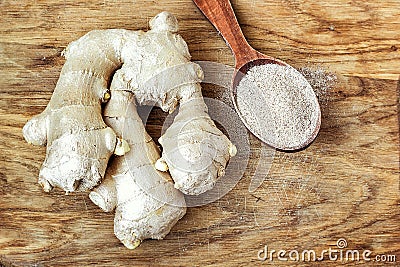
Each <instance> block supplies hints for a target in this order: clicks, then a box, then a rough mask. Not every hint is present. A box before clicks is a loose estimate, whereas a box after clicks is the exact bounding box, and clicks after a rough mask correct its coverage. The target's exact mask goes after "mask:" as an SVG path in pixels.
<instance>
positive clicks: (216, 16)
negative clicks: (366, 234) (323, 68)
mask: <svg viewBox="0 0 400 267" xmlns="http://www.w3.org/2000/svg"><path fill="white" fill-rule="evenodd" d="M193 2H194V3H195V4H196V5H197V7H198V8H199V9H200V10H201V11H202V12H203V14H204V15H205V16H206V17H207V18H208V20H209V21H210V22H211V23H212V24H213V25H214V27H215V28H216V29H217V30H218V31H219V32H220V33H221V35H222V36H223V38H224V39H225V41H226V43H227V44H228V46H229V47H230V48H231V50H232V52H233V55H234V57H235V73H234V75H233V80H232V81H233V84H232V90H231V92H232V100H233V103H234V105H235V109H236V111H237V112H238V114H239V116H240V118H241V119H242V121H243V123H244V124H245V125H246V127H247V128H248V129H249V130H250V131H251V132H252V133H253V134H254V135H255V136H257V137H258V138H259V139H260V140H261V141H263V142H265V143H267V144H268V145H270V146H272V147H274V148H277V149H280V150H299V149H302V148H304V147H306V146H308V145H309V144H310V143H311V142H312V141H313V140H314V139H315V137H316V136H317V134H318V132H319V129H320V125H321V111H320V107H319V104H318V100H317V98H316V96H315V93H314V91H313V89H312V87H311V85H309V83H308V82H307V81H306V80H305V78H304V77H302V76H301V78H303V79H304V81H303V82H304V83H305V84H307V86H306V87H305V88H304V87H302V88H301V90H311V91H312V92H308V94H301V95H302V96H306V95H307V96H308V98H311V99H305V100H307V101H308V103H311V105H312V107H313V110H314V112H315V113H318V114H314V115H315V116H313V118H314V120H315V121H314V122H313V123H310V125H312V127H313V128H314V129H312V131H308V132H309V134H308V135H307V136H306V137H305V138H302V140H299V141H297V142H296V143H292V144H289V145H288V144H287V143H284V142H280V140H279V136H276V138H272V139H271V137H270V136H266V135H265V134H263V133H262V132H260V131H259V130H257V129H256V128H257V127H256V125H254V123H251V122H250V121H251V118H248V117H249V116H248V115H244V114H243V113H244V112H242V110H241V109H240V108H238V105H237V90H236V87H237V86H238V84H239V82H240V81H241V79H242V78H243V77H244V76H245V75H246V73H247V72H248V71H249V70H250V69H251V68H252V67H254V66H257V65H264V64H277V65H280V66H285V67H288V68H292V67H291V66H290V65H289V64H287V63H285V62H283V61H281V60H278V59H275V58H273V57H270V56H267V55H264V54H262V53H260V52H258V51H256V50H255V49H253V48H252V47H251V46H250V45H249V44H248V43H247V41H246V38H245V37H244V35H243V33H242V30H241V28H240V26H239V23H238V21H237V19H236V16H235V13H234V11H233V9H232V6H231V3H230V2H229V0H193ZM299 75H301V74H299ZM299 89H300V88H295V90H299ZM291 90H293V88H291ZM310 96H311V97H310ZM257 99H259V101H262V99H263V98H262V97H261V96H260V97H257ZM257 99H254V101H257ZM259 104H260V105H259V106H262V104H263V103H259ZM264 105H265V104H264ZM268 108H273V107H268ZM294 114H301V112H297V113H295V112H294ZM259 119H262V118H259ZM294 119H295V118H294ZM270 126H271V127H274V125H270ZM310 130H311V129H310Z"/></svg>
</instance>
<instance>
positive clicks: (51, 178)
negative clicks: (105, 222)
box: [23, 30, 128, 193]
mask: <svg viewBox="0 0 400 267" xmlns="http://www.w3.org/2000/svg"><path fill="white" fill-rule="evenodd" d="M123 32H124V31H120V30H110V31H92V32H90V33H89V34H87V35H86V36H84V37H82V38H81V39H79V40H78V41H75V42H73V43H71V44H70V45H69V46H68V47H67V48H66V49H65V51H64V55H65V58H66V61H65V64H64V66H63V68H62V70H61V74H60V78H59V80H58V82H57V85H56V88H55V89H54V92H53V95H52V97H51V99H50V102H49V104H48V105H47V107H46V109H45V110H44V111H43V112H42V113H41V114H39V115H37V116H35V117H34V118H32V119H31V120H30V121H28V122H27V123H26V125H25V126H24V128H23V135H24V137H25V139H26V141H27V142H28V143H32V144H34V145H46V144H47V149H46V159H45V161H44V162H43V165H42V168H41V170H40V172H39V184H41V185H42V187H43V189H44V191H46V192H48V191H50V190H51V189H52V188H53V187H54V186H57V187H60V188H62V189H63V190H64V191H66V192H67V193H68V192H73V191H86V190H88V189H91V188H93V187H94V186H96V185H97V184H98V183H100V181H101V180H102V178H103V176H104V173H105V171H106V167H107V162H108V160H109V158H110V156H111V155H112V154H113V153H114V152H115V151H116V152H117V154H120V155H123V154H124V153H125V152H126V151H127V150H128V148H127V146H126V143H125V142H123V141H122V140H121V139H118V138H117V136H116V135H115V133H114V131H113V130H112V129H111V128H110V127H108V126H107V125H106V124H105V123H104V121H103V119H102V116H101V113H102V112H101V104H102V103H104V102H106V101H107V100H108V99H109V98H110V94H109V90H108V89H107V84H108V82H109V80H110V78H111V75H112V73H113V71H115V69H116V68H118V67H119V66H120V65H121V63H122V61H121V57H120V50H121V43H122V42H121V39H122V37H123Z"/></svg>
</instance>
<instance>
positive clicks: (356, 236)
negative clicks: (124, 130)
mask: <svg viewBox="0 0 400 267" xmlns="http://www.w3.org/2000/svg"><path fill="white" fill-rule="evenodd" d="M232 4H233V6H234V9H235V10H236V12H237V17H238V20H239V22H240V23H241V25H242V27H243V31H244V33H245V35H246V36H247V39H248V40H249V43H250V44H251V45H253V46H254V47H255V48H256V49H258V50H260V51H261V52H264V53H266V54H268V55H271V56H274V57H277V58H280V59H282V60H285V61H287V62H288V63H290V64H292V65H293V66H295V67H298V68H300V67H305V66H315V65H318V66H320V67H323V68H325V69H327V70H329V71H332V72H334V73H335V74H336V75H337V76H338V77H339V83H338V84H337V85H336V86H335V88H334V90H333V92H332V93H331V95H330V96H329V100H328V102H327V103H326V104H325V105H323V111H322V112H323V122H322V128H321V132H320V134H319V136H318V138H317V140H316V141H315V142H314V143H313V144H312V145H311V146H310V147H309V148H307V149H306V150H304V151H301V152H298V153H292V154H285V153H279V152H277V153H276V155H275V159H274V162H273V165H272V168H271V170H270V172H269V174H268V176H267V179H266V180H265V181H264V183H263V184H262V186H261V187H260V188H258V189H257V190H256V191H255V192H253V193H249V191H248V186H249V183H250V179H251V174H252V172H253V171H254V170H253V169H254V168H253V167H254V164H255V163H256V161H257V155H258V153H259V148H260V142H259V141H258V140H257V139H256V138H254V137H252V136H250V139H251V158H252V160H251V161H250V164H249V165H248V167H247V169H246V174H245V176H244V177H243V178H242V180H241V181H240V182H239V183H238V184H237V186H236V187H235V188H234V189H233V190H232V191H231V192H229V193H228V194H227V195H226V196H224V197H223V198H221V199H219V200H218V201H216V202H214V203H211V204H209V205H207V206H202V207H196V208H190V209H189V210H188V213H187V215H186V216H185V217H184V218H183V219H182V220H181V221H180V222H179V223H178V224H177V225H176V226H175V227H174V228H173V230H172V232H171V233H170V234H169V235H168V236H167V238H166V239H165V240H162V241H153V240H151V241H146V242H144V243H143V244H142V245H141V246H140V247H139V248H138V249H136V250H134V251H130V250H127V249H125V248H124V247H123V245H122V244H120V243H119V241H118V240H117V239H116V238H115V237H114V235H113V215H112V214H105V213H103V212H100V211H99V209H98V208H97V207H96V206H94V205H93V204H92V203H91V202H90V200H89V199H88V197H87V194H72V195H70V196H65V195H64V194H63V193H62V192H61V191H59V190H56V191H54V192H52V193H50V194H46V193H44V192H42V190H41V188H40V186H39V185H38V184H37V175H38V172H39V168H40V165H41V163H42V161H43V159H44V156H45V149H44V148H42V147H34V146H31V145H28V144H27V143H26V142H25V141H24V140H23V137H22V134H21V128H22V126H23V125H24V123H25V122H26V121H27V120H28V119H30V118H31V117H32V116H33V115H35V114H38V113H40V112H41V111H42V110H43V109H44V108H45V106H46V104H47V102H48V100H49V99H50V96H51V94H52V91H53V89H54V86H55V83H56V81H57V78H58V75H59V72H60V69H61V67H62V64H63V62H64V60H63V58H62V57H61V56H60V53H61V51H62V50H63V48H64V47H65V46H66V45H67V44H68V43H69V42H71V41H73V40H75V39H77V38H79V37H80V36H81V35H83V34H84V33H86V32H87V31H89V30H92V29H106V28H126V29H132V30H137V29H147V28H148V25H147V24H148V20H149V18H151V17H152V16H154V15H155V14H157V13H158V12H160V11H163V10H168V11H171V12H173V13H174V14H176V16H177V17H178V19H179V21H180V26H181V30H180V33H181V35H182V36H183V37H184V38H185V39H186V41H187V42H188V45H189V48H190V51H191V53H192V56H193V60H208V61H215V62H220V63H224V64H227V65H233V58H232V55H231V53H230V51H229V49H228V47H227V46H226V45H225V43H224V41H223V40H222V39H221V37H220V36H219V35H218V33H217V32H216V31H215V30H214V28H213V27H212V26H211V25H210V24H209V23H208V21H207V20H206V19H205V18H204V17H203V15H202V14H201V13H200V12H199V11H198V10H197V8H196V7H195V5H194V4H193V3H192V2H191V1H189V0H175V1H173V0H171V1H110V0H105V1H55V0H48V1H4V0H3V1H0V21H1V29H0V88H1V89H0V90H1V94H0V118H1V131H0V149H1V166H0V266H3V265H4V266H86V265H91V264H93V265H94V264H97V265H99V266H128V265H129V266H141V265H143V266H159V265H164V266H205V265H215V266H261V265H264V266H275V265H279V266H289V265H293V264H295V263H293V262H282V261H278V260H277V259H276V258H275V259H274V261H272V262H271V261H268V260H267V261H265V262H261V261H259V260H257V252H258V251H259V250H260V249H263V248H264V246H265V245H268V248H269V249H275V250H279V249H286V250H292V249H296V250H298V251H300V252H301V251H302V250H304V249H314V250H316V251H317V253H320V252H321V251H322V250H324V249H329V248H332V249H335V248H336V241H337V240H338V239H339V238H345V239H346V240H347V242H348V247H347V248H348V249H358V250H360V251H362V250H365V249H369V250H371V251H372V255H371V258H372V257H374V256H375V255H380V254H383V255H396V256H397V266H398V264H399V262H400V223H399V219H400V216H399V118H398V114H399V109H398V108H399V101H398V99H399V87H400V86H399V81H398V80H399V74H400V2H399V1H398V0H386V1H383V0H340V1H339V0H324V1H314V0H276V1H265V0H234V1H232ZM204 94H205V95H206V96H209V97H214V96H215V91H214V90H212V89H210V88H209V87H205V90H204ZM153 115H154V116H155V118H154V116H153V119H152V120H151V121H150V125H149V129H150V130H151V134H152V135H153V136H154V137H157V136H159V134H160V128H161V126H159V125H158V124H157V122H158V121H159V120H158V119H157V116H163V115H162V114H161V112H158V111H156V112H154V113H153ZM345 263H346V262H338V261H336V262H335V261H329V260H328V259H327V258H326V257H325V258H324V261H322V262H319V263H313V265H320V266H338V265H341V264H345ZM360 263H361V264H365V265H368V266H374V265H376V266H380V264H382V263H380V262H376V261H375V262H374V261H371V262H368V263H366V262H362V261H361V262H347V263H346V264H347V265H349V266H353V265H356V264H360ZM299 265H300V266H302V265H304V266H306V265H311V263H308V262H300V263H299ZM389 265H391V266H395V265H396V264H395V263H389Z"/></svg>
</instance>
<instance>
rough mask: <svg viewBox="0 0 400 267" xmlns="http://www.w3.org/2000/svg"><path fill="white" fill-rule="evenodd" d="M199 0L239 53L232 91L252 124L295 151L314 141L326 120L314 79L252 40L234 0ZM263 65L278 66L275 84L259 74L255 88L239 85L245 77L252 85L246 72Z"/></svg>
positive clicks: (267, 139) (271, 141)
mask: <svg viewBox="0 0 400 267" xmlns="http://www.w3.org/2000/svg"><path fill="white" fill-rule="evenodd" d="M193 2H194V3H195V4H196V5H197V7H198V8H199V9H200V10H201V11H202V12H203V14H204V15H205V16H206V17H207V18H208V20H209V21H210V22H211V23H212V24H213V25H214V27H215V28H216V29H217V30H218V31H219V32H220V33H221V35H222V36H223V38H224V39H225V41H226V43H227V44H228V46H229V47H230V48H231V50H232V53H233V55H234V57H235V73H234V75H233V78H232V90H231V96H232V101H233V103H234V106H235V109H236V111H237V113H238V114H239V117H240V118H241V120H242V121H243V123H244V124H245V126H246V127H247V129H248V130H249V131H250V132H252V133H253V134H254V135H255V136H256V137H258V138H259V139H260V140H261V141H263V142H265V143H267V144H268V145H270V146H272V147H274V148H276V149H279V150H284V151H295V150H300V149H302V148H304V147H306V146H308V145H309V144H310V143H311V142H312V141H313V140H314V139H315V137H316V136H317V135H318V132H319V129H320V125H321V111H320V106H319V103H318V99H317V97H316V95H315V93H314V91H313V89H312V87H311V85H310V84H309V83H308V82H307V80H306V79H305V78H304V77H303V76H302V75H301V74H300V73H299V72H298V71H297V70H295V69H294V68H293V67H291V66H290V65H289V64H287V63H285V62H283V61H281V60H278V59H275V58H273V57H270V56H267V55H264V54H262V53H260V52H258V51H257V50H255V49H254V48H252V47H251V46H250V45H249V44H248V43H247V41H246V38H245V37H244V35H243V33H242V30H241V28H240V26H239V23H238V21H237V19H236V16H235V13H234V11H233V8H232V6H231V3H230V2H229V0H193ZM257 66H267V67H268V68H269V69H273V70H274V71H269V72H268V76H267V77H265V83H266V84H268V85H271V83H272V85H273V86H272V88H270V87H265V88H264V87H262V86H261V87H260V86H259V85H258V84H260V80H257V83H254V86H253V87H254V88H252V87H249V88H248V89H249V91H252V92H251V93H250V92H247V91H246V90H241V91H239V90H238V87H239V86H240V85H241V82H242V80H243V84H246V85H247V86H248V85H249V82H247V81H246V82H244V80H246V79H244V78H245V77H246V76H247V75H248V74H249V73H250V72H252V71H253V70H254V71H255V70H256V69H257ZM279 75H280V77H278V76H279ZM282 75H286V76H283V77H282ZM274 76H276V77H274ZM291 80H292V81H291ZM294 80H296V81H294ZM261 82H264V81H263V80H261ZM274 82H275V84H274ZM243 86H244V85H243ZM239 88H242V89H243V87H239ZM245 89H247V88H245ZM274 93H275V95H274ZM274 99H277V100H279V101H276V100H274ZM250 100H251V101H250ZM300 126H301V127H300ZM302 127H303V128H302Z"/></svg>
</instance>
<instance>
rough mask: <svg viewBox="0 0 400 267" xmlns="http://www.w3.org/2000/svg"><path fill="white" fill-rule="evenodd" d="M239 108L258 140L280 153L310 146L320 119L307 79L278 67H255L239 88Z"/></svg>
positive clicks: (292, 71) (291, 70)
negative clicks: (303, 145) (306, 144)
mask: <svg viewBox="0 0 400 267" xmlns="http://www.w3.org/2000/svg"><path fill="white" fill-rule="evenodd" d="M236 105H237V108H238V111H239V113H240V114H241V117H242V118H243V119H244V120H245V122H246V124H247V126H249V128H250V129H252V130H253V132H254V134H255V135H256V136H258V137H259V138H260V139H261V140H263V141H265V142H266V143H267V144H270V145H272V146H274V147H276V148H281V149H295V148H299V147H300V146H301V145H302V144H303V143H305V142H307V140H308V139H309V138H310V137H311V136H312V135H313V132H314V131H315V128H316V127H317V124H318V120H319V115H320V113H319V110H318V109H319V107H318V101H317V98H316V97H315V94H314V91H313V89H312V87H311V86H310V84H309V83H308V81H307V80H306V79H305V78H304V76H303V75H301V74H300V73H299V72H298V71H297V70H296V69H294V68H292V67H286V66H280V65H277V64H265V65H259V66H254V67H252V68H251V69H250V70H249V71H248V72H247V73H246V75H244V76H243V78H242V79H241V81H240V82H239V84H238V86H237V87H236Z"/></svg>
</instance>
